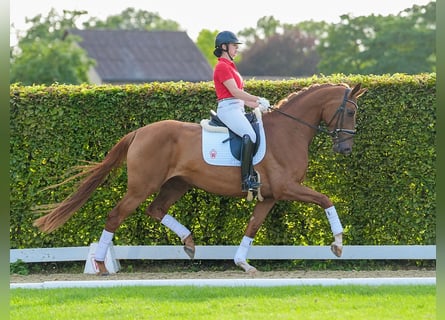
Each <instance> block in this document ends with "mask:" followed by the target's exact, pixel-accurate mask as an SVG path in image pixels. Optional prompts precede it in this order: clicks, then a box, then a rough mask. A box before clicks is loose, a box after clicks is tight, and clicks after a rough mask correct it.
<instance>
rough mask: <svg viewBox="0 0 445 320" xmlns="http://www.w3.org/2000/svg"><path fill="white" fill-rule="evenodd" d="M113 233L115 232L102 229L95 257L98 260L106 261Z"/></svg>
mask: <svg viewBox="0 0 445 320" xmlns="http://www.w3.org/2000/svg"><path fill="white" fill-rule="evenodd" d="M113 235H114V233H111V232H108V231H107V230H105V229H104V231H102V235H101V236H100V240H99V244H98V245H97V248H96V252H95V253H94V259H96V260H97V261H105V255H106V254H107V250H108V247H109V246H110V243H111V240H113Z"/></svg>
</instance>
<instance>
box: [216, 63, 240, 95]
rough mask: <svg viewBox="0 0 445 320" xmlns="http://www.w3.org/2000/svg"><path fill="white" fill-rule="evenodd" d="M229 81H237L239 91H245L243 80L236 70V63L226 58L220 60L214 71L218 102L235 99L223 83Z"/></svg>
mask: <svg viewBox="0 0 445 320" xmlns="http://www.w3.org/2000/svg"><path fill="white" fill-rule="evenodd" d="M229 79H235V82H236V86H237V87H238V88H239V89H243V87H244V82H243V78H242V77H241V75H240V74H239V72H238V70H237V69H236V66H235V63H233V61H230V60H228V59H225V58H218V63H217V64H216V66H215V69H214V70H213V82H214V84H215V91H216V98H217V99H218V100H221V99H226V98H232V97H233V96H232V94H231V93H230V91H229V90H227V88H226V86H225V85H224V83H223V82H224V81H227V80H229Z"/></svg>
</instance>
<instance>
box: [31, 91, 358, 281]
mask: <svg viewBox="0 0 445 320" xmlns="http://www.w3.org/2000/svg"><path fill="white" fill-rule="evenodd" d="M365 91H366V89H362V88H361V84H358V85H356V86H355V87H354V88H352V89H351V88H350V87H349V86H347V85H346V84H322V85H312V86H310V87H308V88H306V89H303V90H301V91H300V92H298V93H292V94H290V95H289V96H288V97H287V98H285V99H283V100H281V101H280V102H279V103H278V104H277V105H276V106H275V107H271V110H270V111H269V112H266V113H264V115H263V116H262V122H263V125H264V131H265V136H266V153H265V155H264V158H263V159H262V160H261V161H260V162H259V163H258V164H256V165H255V170H256V171H257V172H258V174H259V175H260V177H261V189H260V193H259V194H258V201H256V204H255V208H254V211H253V214H252V216H251V218H250V220H249V222H248V225H247V228H246V231H245V236H244V237H243V239H242V241H241V244H240V246H239V248H238V250H237V252H236V254H235V257H234V262H235V264H236V265H237V266H239V267H241V268H242V269H244V270H245V271H246V272H255V271H256V269H255V268H254V267H253V266H251V265H249V264H248V263H247V261H246V259H247V253H248V250H249V248H250V246H251V244H252V241H253V238H254V237H255V235H256V233H257V231H258V230H259V228H260V226H261V225H262V223H263V222H264V220H265V218H266V216H267V214H268V213H269V211H270V210H271V209H272V207H273V205H274V204H275V203H276V202H277V201H279V200H293V201H302V202H306V203H314V204H317V205H319V206H321V207H322V208H323V209H324V210H325V212H326V215H327V218H328V220H329V222H330V226H331V231H332V233H333V236H334V241H333V242H332V244H331V250H332V252H333V254H334V255H336V256H337V257H340V256H341V254H342V250H343V245H342V234H343V228H342V225H341V223H340V220H339V218H338V215H337V212H336V210H335V207H334V205H333V203H332V202H331V200H330V199H329V197H327V196H326V195H324V194H321V193H319V192H316V191H314V190H312V189H310V188H308V187H306V186H303V185H302V184H301V183H302V181H303V179H304V177H305V173H306V169H307V166H308V151H309V145H310V143H311V141H312V139H313V138H314V136H315V135H316V134H317V133H318V132H323V133H327V134H329V135H330V136H331V137H332V141H333V150H334V151H335V152H338V153H341V154H349V153H351V151H352V145H353V139H352V138H353V135H354V134H355V132H356V131H355V126H356V112H357V109H358V107H357V98H358V97H359V96H360V95H362V94H363V93H364V92H365ZM322 122H324V123H325V124H326V126H324V127H322V126H320V124H321V123H322ZM201 130H202V128H201V126H200V125H199V124H197V123H186V122H180V121H174V120H164V121H159V122H155V123H152V124H149V125H146V126H144V127H141V128H139V129H137V130H134V131H132V132H130V133H128V134H127V135H125V136H124V137H123V138H122V139H121V140H120V141H119V142H118V143H117V144H116V145H115V146H114V147H113V148H112V149H111V150H110V152H109V153H108V154H107V155H106V157H105V158H104V159H103V161H102V162H100V163H95V164H91V165H88V166H86V169H85V170H84V171H83V172H81V173H80V174H78V175H76V176H75V177H79V176H83V177H84V178H83V180H82V181H81V182H80V185H79V187H78V189H77V190H76V191H75V192H74V193H73V194H72V195H71V196H69V197H68V198H67V199H65V200H64V201H63V202H62V203H60V204H59V205H56V206H55V207H54V208H53V209H52V211H50V212H49V213H48V214H46V215H44V216H42V217H40V218H38V219H37V220H35V222H34V225H35V226H37V227H38V228H40V230H42V231H43V232H51V231H53V230H55V229H56V228H58V227H59V226H61V225H62V224H64V223H65V222H66V221H67V220H68V219H69V218H70V217H71V216H72V215H73V214H74V213H75V212H76V211H77V210H78V209H79V208H80V207H81V206H82V205H83V204H84V203H85V202H86V201H87V200H88V199H89V198H90V196H91V194H92V193H93V192H94V190H96V188H97V187H98V186H99V185H100V184H101V183H102V182H103V181H104V180H105V178H106V177H107V176H108V174H109V173H110V172H111V171H112V170H113V169H115V168H118V167H120V166H122V165H123V163H124V162H125V160H126V166H127V173H128V181H127V192H126V194H125V196H124V197H123V198H122V199H121V200H120V201H119V203H118V204H117V205H116V206H115V207H114V208H113V209H112V210H111V211H110V213H109V214H108V217H107V219H106V223H105V228H104V230H103V232H102V235H101V238H100V240H99V243H98V246H97V250H96V253H95V260H96V262H97V265H98V268H99V273H98V274H100V275H106V274H108V271H107V269H106V267H105V263H104V261H105V254H106V252H107V249H108V246H109V245H110V243H111V241H112V238H113V235H114V232H115V231H116V229H117V228H118V227H119V226H120V225H121V224H122V223H123V221H124V220H125V219H126V218H127V217H128V216H129V215H130V214H131V213H132V212H134V211H135V209H136V208H137V207H138V206H139V205H140V204H141V203H142V202H143V201H145V200H146V199H147V197H148V196H150V195H152V194H154V193H156V192H158V194H157V196H156V197H155V199H154V200H153V202H152V203H151V204H150V205H149V206H148V208H147V211H146V214H147V215H148V216H150V217H152V218H154V219H156V220H157V221H160V222H161V223H162V224H163V225H165V226H166V227H167V228H170V229H171V230H172V231H173V232H175V233H176V234H177V235H178V236H179V237H180V238H181V240H182V242H183V244H184V250H185V252H186V253H187V254H188V256H189V257H190V258H193V257H194V254H195V244H194V241H193V238H192V235H191V232H190V231H189V230H188V229H187V228H186V227H185V226H183V225H182V224H181V223H179V222H178V221H177V220H176V219H175V218H174V217H172V216H171V215H170V214H168V210H169V208H170V206H171V205H172V204H173V203H175V202H176V201H177V200H178V199H179V198H181V197H182V196H183V195H184V194H185V193H186V192H187V191H188V190H190V189H191V188H194V187H195V188H200V189H203V190H205V191H207V192H210V193H214V194H218V195H224V196H233V197H243V196H246V193H243V192H242V191H241V183H240V168H239V167H236V166H213V165H209V164H207V163H206V162H205V161H204V160H203V156H202V151H201V147H202V142H201V137H202V131H201ZM72 178H74V177H72Z"/></svg>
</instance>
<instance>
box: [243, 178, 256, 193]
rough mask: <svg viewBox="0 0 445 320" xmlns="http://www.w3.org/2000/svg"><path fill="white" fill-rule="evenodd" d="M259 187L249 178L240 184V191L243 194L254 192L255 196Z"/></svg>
mask: <svg viewBox="0 0 445 320" xmlns="http://www.w3.org/2000/svg"><path fill="white" fill-rule="evenodd" d="M260 186H261V183H259V182H258V181H257V180H256V179H255V178H254V177H249V178H248V179H246V180H244V181H243V183H242V184H241V190H242V191H243V192H248V191H251V192H254V193H255V194H256V193H257V192H258V188H259V187H260Z"/></svg>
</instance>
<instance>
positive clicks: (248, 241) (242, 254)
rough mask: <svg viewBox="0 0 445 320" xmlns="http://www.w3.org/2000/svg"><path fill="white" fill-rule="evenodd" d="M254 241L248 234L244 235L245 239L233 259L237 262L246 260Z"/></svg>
mask: <svg viewBox="0 0 445 320" xmlns="http://www.w3.org/2000/svg"><path fill="white" fill-rule="evenodd" d="M252 242H253V239H252V238H249V237H247V236H244V237H243V240H241V244H240V246H239V247H238V250H237V251H236V254H235V258H234V259H233V260H234V261H235V264H238V263H240V262H244V261H246V259H247V253H248V252H249V249H250V246H251V245H252Z"/></svg>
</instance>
